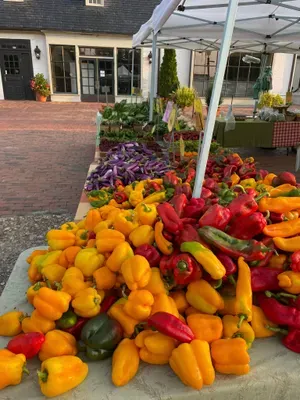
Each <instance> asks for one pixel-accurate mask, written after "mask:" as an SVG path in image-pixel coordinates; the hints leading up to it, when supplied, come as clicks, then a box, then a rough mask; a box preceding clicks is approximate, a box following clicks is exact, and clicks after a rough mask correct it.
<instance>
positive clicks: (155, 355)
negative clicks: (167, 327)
mask: <svg viewBox="0 0 300 400" xmlns="http://www.w3.org/2000/svg"><path fill="white" fill-rule="evenodd" d="M135 344H136V345H137V346H138V347H139V348H140V351H139V352H140V358H141V360H143V361H144V362H146V363H148V364H155V365H163V364H168V362H169V358H170V356H171V354H172V351H173V350H174V349H175V344H176V341H175V340H174V339H173V338H171V337H169V336H166V335H163V334H162V333H160V332H153V331H148V330H147V331H143V332H141V333H139V334H138V335H137V337H136V338H135Z"/></svg>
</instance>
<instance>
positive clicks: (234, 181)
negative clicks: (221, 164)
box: [230, 173, 240, 186]
mask: <svg viewBox="0 0 300 400" xmlns="http://www.w3.org/2000/svg"><path fill="white" fill-rule="evenodd" d="M230 180H231V185H232V186H235V185H237V184H238V183H239V181H240V177H239V176H238V174H236V173H234V174H232V175H231V177H230Z"/></svg>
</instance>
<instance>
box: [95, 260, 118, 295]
mask: <svg viewBox="0 0 300 400" xmlns="http://www.w3.org/2000/svg"><path fill="white" fill-rule="evenodd" d="M93 277H94V280H95V282H96V286H97V289H101V290H102V289H104V290H108V289H112V288H113V287H114V286H115V284H116V281H117V275H116V273H115V272H112V271H111V270H110V269H109V268H107V266H106V265H105V266H104V267H102V268H99V269H97V270H96V271H95V272H94V273H93Z"/></svg>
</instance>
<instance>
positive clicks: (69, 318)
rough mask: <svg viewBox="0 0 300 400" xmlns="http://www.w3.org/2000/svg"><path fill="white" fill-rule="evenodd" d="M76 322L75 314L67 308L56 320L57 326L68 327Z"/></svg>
mask: <svg viewBox="0 0 300 400" xmlns="http://www.w3.org/2000/svg"><path fill="white" fill-rule="evenodd" d="M76 323H77V315H76V314H75V313H74V312H73V311H72V310H68V311H66V312H65V313H63V315H62V317H61V318H60V319H59V320H58V321H56V326H57V328H60V329H69V328H72V326H74V325H76Z"/></svg>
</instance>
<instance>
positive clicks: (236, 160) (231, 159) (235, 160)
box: [227, 153, 243, 167]
mask: <svg viewBox="0 0 300 400" xmlns="http://www.w3.org/2000/svg"><path fill="white" fill-rule="evenodd" d="M227 162H228V163H229V164H232V165H235V166H236V167H240V166H241V165H243V160H242V159H241V157H240V156H239V155H238V154H236V153H232V154H228V156H227Z"/></svg>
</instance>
